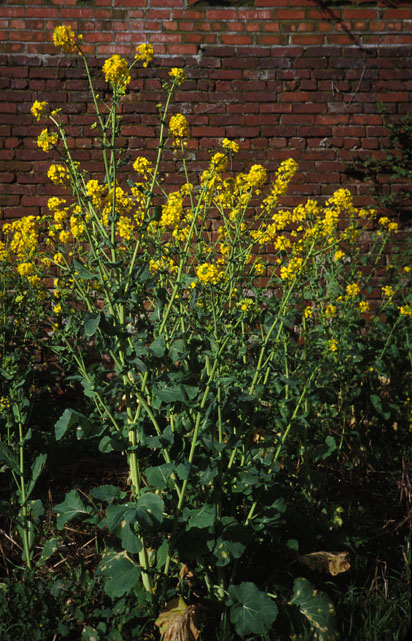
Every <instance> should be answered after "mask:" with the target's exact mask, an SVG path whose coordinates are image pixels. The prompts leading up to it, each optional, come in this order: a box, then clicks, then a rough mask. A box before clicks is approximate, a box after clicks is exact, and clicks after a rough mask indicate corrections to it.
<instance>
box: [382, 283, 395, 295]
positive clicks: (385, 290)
mask: <svg viewBox="0 0 412 641" xmlns="http://www.w3.org/2000/svg"><path fill="white" fill-rule="evenodd" d="M394 293H395V290H394V289H393V287H391V285H384V287H382V294H383V295H384V296H387V297H388V298H392V296H393V295H394Z"/></svg>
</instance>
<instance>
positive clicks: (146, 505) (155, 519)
mask: <svg viewBox="0 0 412 641" xmlns="http://www.w3.org/2000/svg"><path fill="white" fill-rule="evenodd" d="M137 508H138V509H137V514H136V518H137V520H138V521H139V523H140V524H141V525H142V526H144V527H149V528H153V527H158V526H159V525H161V523H162V521H163V510H164V502H163V499H162V498H161V497H160V496H159V495H158V494H152V492H146V493H145V494H142V496H140V497H139V498H138V500H137Z"/></svg>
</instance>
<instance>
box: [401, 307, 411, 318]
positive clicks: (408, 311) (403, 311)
mask: <svg viewBox="0 0 412 641" xmlns="http://www.w3.org/2000/svg"><path fill="white" fill-rule="evenodd" d="M398 309H399V311H400V313H401V315H402V316H412V307H411V306H410V305H401V306H400V307H398Z"/></svg>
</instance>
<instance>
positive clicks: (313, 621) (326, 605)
mask: <svg viewBox="0 0 412 641" xmlns="http://www.w3.org/2000/svg"><path fill="white" fill-rule="evenodd" d="M290 603H292V604H293V605H296V606H297V607H298V608H299V610H300V612H301V613H302V615H303V616H304V617H305V618H306V620H307V621H308V623H309V625H310V626H311V629H312V633H313V635H314V638H315V639H316V641H336V640H337V639H338V637H339V635H338V633H337V631H336V620H335V611H334V607H333V604H332V602H331V601H330V599H329V597H328V596H327V595H326V594H324V593H323V592H318V591H317V590H315V589H314V587H313V585H312V584H311V583H310V581H308V580H307V579H304V578H302V577H299V578H298V579H295V581H294V583H293V596H292V598H291V600H290Z"/></svg>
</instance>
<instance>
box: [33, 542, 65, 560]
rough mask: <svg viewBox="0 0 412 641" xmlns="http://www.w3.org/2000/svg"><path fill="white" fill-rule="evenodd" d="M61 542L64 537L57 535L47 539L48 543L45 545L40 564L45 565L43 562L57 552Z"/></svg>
mask: <svg viewBox="0 0 412 641" xmlns="http://www.w3.org/2000/svg"><path fill="white" fill-rule="evenodd" d="M61 542H62V539H61V538H60V537H57V536H54V537H53V538H52V539H48V541H46V543H45V544H44V545H43V549H42V551H41V555H40V559H39V561H38V563H39V565H43V563H45V562H46V561H47V559H49V558H50V557H51V556H52V555H53V554H54V553H55V552H56V550H58V549H59V547H60V545H61Z"/></svg>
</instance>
